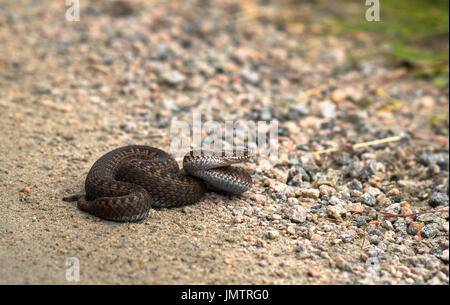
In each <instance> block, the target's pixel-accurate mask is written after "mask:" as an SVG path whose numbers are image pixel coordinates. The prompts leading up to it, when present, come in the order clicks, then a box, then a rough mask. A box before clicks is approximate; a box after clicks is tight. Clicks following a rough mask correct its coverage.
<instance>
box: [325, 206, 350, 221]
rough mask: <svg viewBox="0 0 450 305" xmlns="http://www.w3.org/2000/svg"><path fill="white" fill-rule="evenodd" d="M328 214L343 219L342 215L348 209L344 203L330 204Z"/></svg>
mask: <svg viewBox="0 0 450 305" xmlns="http://www.w3.org/2000/svg"><path fill="white" fill-rule="evenodd" d="M327 212H328V215H330V216H331V217H333V218H335V219H338V220H341V219H342V216H343V215H345V214H346V213H347V210H346V209H345V208H344V207H343V206H342V205H329V206H327Z"/></svg>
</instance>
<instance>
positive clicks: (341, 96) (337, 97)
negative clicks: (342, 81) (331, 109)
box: [331, 89, 347, 103]
mask: <svg viewBox="0 0 450 305" xmlns="http://www.w3.org/2000/svg"><path fill="white" fill-rule="evenodd" d="M346 98H347V93H346V92H345V91H344V90H342V89H336V90H334V91H333V92H332V93H331V100H332V101H333V102H337V103H338V102H342V101H343V100H345V99H346Z"/></svg>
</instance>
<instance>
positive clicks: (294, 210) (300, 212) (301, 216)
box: [285, 205, 307, 223]
mask: <svg viewBox="0 0 450 305" xmlns="http://www.w3.org/2000/svg"><path fill="white" fill-rule="evenodd" d="M306 214H307V210H306V209H305V208H304V207H302V206H301V205H294V206H293V207H290V208H289V209H287V210H286V212H285V215H286V217H287V218H289V219H290V220H291V221H292V222H295V223H302V222H304V221H305V220H306Z"/></svg>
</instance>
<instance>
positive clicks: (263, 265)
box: [258, 259, 269, 267]
mask: <svg viewBox="0 0 450 305" xmlns="http://www.w3.org/2000/svg"><path fill="white" fill-rule="evenodd" d="M258 265H260V266H261V267H267V266H269V262H267V261H266V260H265V259H262V260H260V261H259V262H258Z"/></svg>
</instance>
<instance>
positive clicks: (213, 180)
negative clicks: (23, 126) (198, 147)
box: [63, 145, 252, 221]
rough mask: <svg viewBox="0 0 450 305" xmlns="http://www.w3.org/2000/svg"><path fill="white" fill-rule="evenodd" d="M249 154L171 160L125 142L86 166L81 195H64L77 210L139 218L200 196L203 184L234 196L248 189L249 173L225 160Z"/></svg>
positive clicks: (120, 218)
mask: <svg viewBox="0 0 450 305" xmlns="http://www.w3.org/2000/svg"><path fill="white" fill-rule="evenodd" d="M249 158H250V156H249V155H248V153H247V152H245V154H244V156H226V155H225V154H224V153H223V154H222V155H219V156H216V155H204V154H200V155H198V156H197V155H195V156H194V154H193V153H192V152H191V153H190V154H189V155H187V156H185V158H184V160H183V167H184V170H180V169H179V167H178V164H177V162H176V161H175V159H174V158H173V157H172V156H170V155H169V154H167V153H166V152H164V151H162V150H160V149H157V148H154V147H150V146H139V145H133V146H125V147H120V148H117V149H115V150H113V151H110V152H108V153H107V154H105V155H104V156H102V157H101V158H100V159H98V160H97V161H96V162H95V163H94V165H93V166H92V168H91V169H90V171H89V173H88V175H87V177H86V182H85V190H86V195H74V196H70V197H65V198H63V200H65V201H78V208H79V209H81V210H83V211H85V212H88V213H91V214H93V215H95V216H98V217H101V218H104V219H108V220H114V221H139V220H142V219H143V218H144V217H145V216H147V215H148V212H149V210H150V208H151V207H152V206H154V207H176V206H180V205H187V204H193V203H195V202H197V201H199V200H200V198H201V197H203V195H204V194H205V192H206V190H207V188H208V187H209V188H211V189H213V190H220V191H225V192H229V193H232V194H240V193H242V192H245V191H246V190H248V189H250V188H251V184H252V181H251V177H250V175H249V174H248V173H247V171H245V170H244V169H242V168H238V167H231V166H230V165H231V164H234V163H238V162H243V161H245V160H248V159H249Z"/></svg>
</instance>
